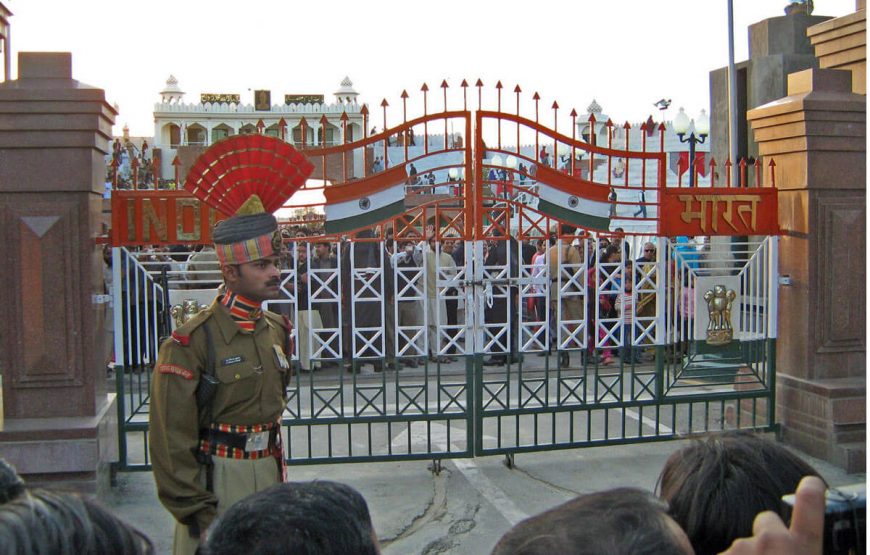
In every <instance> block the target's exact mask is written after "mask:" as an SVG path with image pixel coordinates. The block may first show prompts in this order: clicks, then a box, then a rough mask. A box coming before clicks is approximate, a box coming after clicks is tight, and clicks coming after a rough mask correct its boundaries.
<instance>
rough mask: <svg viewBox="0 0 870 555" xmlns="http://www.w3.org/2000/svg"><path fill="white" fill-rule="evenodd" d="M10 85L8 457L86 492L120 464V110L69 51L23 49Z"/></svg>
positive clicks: (1, 194)
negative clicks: (110, 387) (112, 389)
mask: <svg viewBox="0 0 870 555" xmlns="http://www.w3.org/2000/svg"><path fill="white" fill-rule="evenodd" d="M18 73H19V75H18V80H16V81H8V82H5V83H2V84H0V114H2V117H0V129H2V133H0V237H2V238H3V239H2V241H0V260H2V261H3V265H4V271H3V272H0V306H2V307H3V309H4V310H3V314H4V316H3V318H2V319H0V373H2V378H3V382H2V384H3V387H2V398H3V411H4V414H3V416H4V418H3V420H2V426H0V457H3V458H5V459H6V460H8V461H9V462H11V463H12V464H14V465H15V466H16V467H17V469H18V471H19V472H20V473H21V474H23V475H24V476H25V478H27V479H28V480H29V481H31V482H37V483H38V482H47V481H64V482H67V483H72V484H73V485H75V486H77V487H79V488H80V489H83V490H86V491H96V490H98V489H100V488H101V487H102V486H105V485H107V484H108V480H107V479H105V478H107V477H108V475H109V473H108V463H109V462H110V461H113V460H117V427H116V425H115V422H116V419H117V417H116V405H115V395H114V393H112V394H107V388H106V365H105V362H106V354H107V353H105V347H104V344H105V341H104V340H103V337H104V333H105V332H104V327H103V326H104V325H111V322H108V323H105V322H104V314H105V312H106V311H105V306H104V305H100V304H95V302H94V301H95V299H94V295H96V294H99V293H102V291H103V283H102V266H101V264H102V261H101V256H100V248H99V246H98V245H97V244H96V242H95V239H96V237H97V236H98V235H100V233H101V223H102V215H101V210H102V198H101V197H102V191H103V187H104V178H105V162H104V156H105V154H106V152H107V150H108V142H109V140H110V138H111V134H112V124H113V122H114V117H115V115H116V114H115V112H114V110H113V109H112V108H111V107H110V106H109V105H108V104H107V103H106V101H105V95H104V93H103V91H102V90H101V89H96V88H93V87H90V86H88V85H85V84H83V83H79V82H77V81H75V80H73V79H72V57H71V55H70V54H69V53H35V52H27V53H25V52H22V53H19V56H18Z"/></svg>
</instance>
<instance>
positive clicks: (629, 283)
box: [622, 262, 634, 291]
mask: <svg viewBox="0 0 870 555" xmlns="http://www.w3.org/2000/svg"><path fill="white" fill-rule="evenodd" d="M633 276H634V265H633V264H632V263H631V262H629V263H627V264H626V265H625V269H624V270H623V271H622V283H623V285H624V287H625V290H626V291H631V290H632V287H633V285H634V279H632V278H633Z"/></svg>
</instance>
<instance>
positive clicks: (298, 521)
mask: <svg viewBox="0 0 870 555" xmlns="http://www.w3.org/2000/svg"><path fill="white" fill-rule="evenodd" d="M202 552H203V553H205V554H207V555H224V554H226V555H229V554H233V555H235V554H238V553H244V554H245V555H267V554H268V555H271V554H275V555H278V554H283V553H294V554H299V555H340V554H345V553H353V554H355V555H377V554H378V553H379V550H378V546H377V540H376V539H375V534H374V529H373V526H372V521H371V516H370V515H369V509H368V505H366V501H365V499H364V498H363V496H362V495H360V494H359V492H358V491H356V490H355V489H353V488H352V487H350V486H346V485H344V484H339V483H337V482H328V481H322V482H321V481H314V482H287V483H283V484H276V485H274V486H272V487H270V488H268V489H265V490H263V491H260V492H257V493H255V494H253V495H250V496H248V497H246V498H245V499H242V500H241V501H239V502H238V503H236V504H235V505H233V506H232V507H230V508H229V509H228V510H227V512H226V513H224V514H223V515H222V516H221V517H219V518H218V519H217V520H216V521H215V522H214V524H213V525H212V527H211V529H210V531H209V533H208V538H207V540H206V542H205V545H204V546H203V548H202Z"/></svg>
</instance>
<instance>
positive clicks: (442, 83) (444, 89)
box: [441, 79, 450, 112]
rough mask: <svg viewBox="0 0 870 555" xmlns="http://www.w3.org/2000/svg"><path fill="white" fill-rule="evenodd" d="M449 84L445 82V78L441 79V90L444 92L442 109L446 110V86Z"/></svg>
mask: <svg viewBox="0 0 870 555" xmlns="http://www.w3.org/2000/svg"><path fill="white" fill-rule="evenodd" d="M449 86H450V85H448V84H447V79H442V80H441V90H442V91H443V92H444V111H445V112H446V111H447V88H448V87H449Z"/></svg>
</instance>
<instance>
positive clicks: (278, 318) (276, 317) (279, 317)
mask: <svg viewBox="0 0 870 555" xmlns="http://www.w3.org/2000/svg"><path fill="white" fill-rule="evenodd" d="M263 314H264V315H265V316H266V318H268V319H269V320H270V321H272V322H274V323H276V324H278V325H280V326H284V329H286V330H287V331H290V330H292V329H293V325H292V324H291V323H290V318H288V317H287V316H285V315H283V314H276V313H274V312H272V311H270V310H264V311H263Z"/></svg>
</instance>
